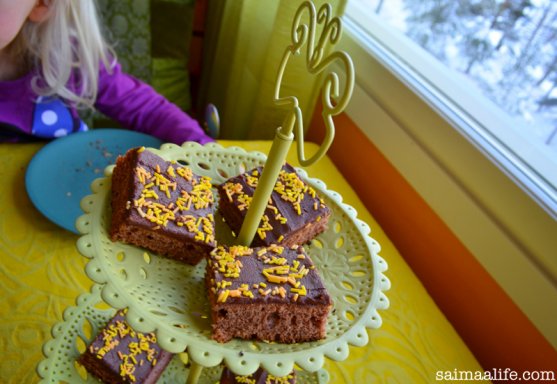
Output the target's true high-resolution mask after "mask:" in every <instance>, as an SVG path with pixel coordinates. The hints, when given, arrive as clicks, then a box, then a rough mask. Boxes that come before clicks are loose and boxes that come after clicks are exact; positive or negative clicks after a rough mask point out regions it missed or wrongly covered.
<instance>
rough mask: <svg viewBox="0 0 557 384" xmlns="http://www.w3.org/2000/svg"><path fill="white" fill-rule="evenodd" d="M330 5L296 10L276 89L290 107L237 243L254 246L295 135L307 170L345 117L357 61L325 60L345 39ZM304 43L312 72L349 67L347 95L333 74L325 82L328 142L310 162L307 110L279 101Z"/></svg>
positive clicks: (336, 56) (337, 56) (334, 56)
mask: <svg viewBox="0 0 557 384" xmlns="http://www.w3.org/2000/svg"><path fill="white" fill-rule="evenodd" d="M305 14H308V15H309V24H304V23H303V22H302V18H303V16H304V15H305ZM331 14H332V8H331V6H330V4H324V5H322V6H321V8H320V9H319V11H318V12H317V11H316V9H315V6H314V5H313V3H312V2H311V1H304V2H303V3H302V5H300V7H299V8H298V10H297V11H296V15H295V17H294V22H293V24H292V44H290V45H289V46H288V47H286V50H285V52H284V55H283V57H282V61H281V63H280V66H279V69H278V74H277V82H276V85H275V94H274V101H275V104H276V105H277V106H279V107H287V108H288V109H289V112H288V114H287V115H286V117H285V119H284V122H283V124H282V126H281V127H279V128H278V129H277V132H276V136H275V139H274V141H273V145H272V146H271V150H270V152H269V154H268V156H267V161H266V162H265V166H264V168H263V172H262V174H261V178H260V179H259V183H258V185H257V188H256V190H255V193H254V196H253V199H252V201H251V204H250V206H249V209H248V212H247V214H246V217H245V219H244V223H243V225H242V229H241V230H240V234H239V235H238V242H239V244H242V245H250V244H251V242H252V240H253V237H254V236H255V233H256V231H257V228H258V226H259V223H260V221H261V217H262V216H263V213H264V212H265V208H266V206H267V202H268V201H269V198H270V196H271V193H272V192H273V188H274V186H275V183H276V181H277V178H278V175H279V172H280V170H281V168H282V165H283V164H284V161H285V159H286V154H287V153H288V150H289V148H290V145H291V144H292V141H293V139H294V133H295V135H296V139H297V141H298V144H297V149H298V160H299V162H300V164H301V165H302V166H304V167H307V166H309V165H311V164H313V163H315V162H316V161H318V160H319V159H320V158H321V157H323V155H325V153H326V152H327V150H328V149H329V147H330V146H331V144H332V142H333V139H334V136H335V127H334V123H333V116H336V115H338V114H339V113H341V112H342V111H343V110H344V108H345V107H346V105H347V104H348V101H349V100H350V97H351V96H352V89H353V87H354V67H353V65H352V60H351V59H350V56H348V55H347V54H346V53H345V52H338V51H337V52H333V53H331V54H329V55H327V56H325V51H326V47H327V46H328V45H334V44H336V43H337V42H338V41H339V40H340V35H341V23H340V19H339V18H338V17H332V15H331ZM318 25H322V30H321V35H320V36H319V39H318V40H317V43H316V29H317V26H318ZM304 44H306V45H307V60H306V67H307V70H308V72H309V73H310V74H312V75H317V74H320V73H321V72H323V71H324V70H325V68H328V67H329V66H330V64H331V63H333V62H334V61H339V62H340V63H341V64H343V65H344V69H345V72H346V80H345V84H344V89H343V91H342V94H341V92H340V81H339V77H338V75H337V74H336V73H334V72H333V71H331V72H329V73H328V74H327V75H326V76H325V79H324V83H323V86H322V88H321V99H322V103H323V119H324V121H325V128H326V130H325V139H324V140H323V143H322V144H321V147H320V148H319V149H318V150H317V152H316V153H315V154H314V155H313V156H312V157H311V158H310V159H306V158H305V154H304V123H303V117H302V111H301V109H300V107H299V105H298V99H297V98H296V97H295V96H286V97H280V89H281V85H282V78H283V75H284V71H285V69H286V66H287V64H288V61H289V60H290V58H291V57H292V56H294V55H299V54H300V53H301V52H302V47H303V46H304Z"/></svg>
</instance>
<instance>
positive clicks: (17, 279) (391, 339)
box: [0, 141, 481, 384]
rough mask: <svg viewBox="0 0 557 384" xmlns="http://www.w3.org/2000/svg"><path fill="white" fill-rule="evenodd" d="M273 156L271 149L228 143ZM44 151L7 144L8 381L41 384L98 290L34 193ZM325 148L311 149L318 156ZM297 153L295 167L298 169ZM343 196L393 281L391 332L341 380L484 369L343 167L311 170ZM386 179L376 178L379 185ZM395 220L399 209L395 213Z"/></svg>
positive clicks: (2, 365)
mask: <svg viewBox="0 0 557 384" xmlns="http://www.w3.org/2000/svg"><path fill="white" fill-rule="evenodd" d="M221 144H222V145H224V146H229V145H237V146H241V147H243V148H244V149H246V150H257V151H261V152H264V153H267V152H268V150H269V148H270V144H271V143H270V142H233V141H222V142H221ZM41 146H42V144H9V145H8V144H0V164H1V166H0V178H1V180H2V183H0V202H1V203H0V273H1V279H0V285H1V292H0V297H2V300H1V301H0V303H1V304H0V308H1V319H0V353H1V356H2V358H1V359H0V383H18V384H19V383H35V382H38V381H39V377H38V375H37V374H36V372H35V368H36V366H37V364H38V363H39V362H40V361H41V360H42V359H43V355H42V351H41V348H42V345H43V343H44V342H45V341H46V340H49V339H50V338H51V335H50V331H51V328H52V326H53V325H54V324H56V323H58V322H60V321H62V313H63V311H64V309H65V308H67V307H68V306H73V305H75V300H76V298H77V296H78V295H80V294H82V293H85V292H89V290H90V288H91V286H92V282H91V281H90V280H89V279H88V278H87V276H86V275H85V273H84V266H85V264H86V259H85V258H84V257H83V256H81V255H80V254H79V253H78V252H77V250H76V247H75V244H76V240H77V238H78V236H77V235H74V234H72V233H69V232H67V231H65V230H63V229H61V228H59V227H57V226H56V225H55V224H52V223H51V222H50V221H48V220H47V219H46V218H45V217H43V216H42V215H41V214H40V213H39V212H38V211H37V210H36V209H35V208H34V206H33V205H32V203H31V201H30V200H29V198H28V197H27V194H26V192H25V183H24V178H25V170H26V167H27V164H28V163H29V161H30V160H31V158H32V157H33V155H34V154H35V153H36V152H37V151H38V150H39V149H40V148H41ZM316 148H317V147H316V146H315V145H311V144H310V145H309V146H308V148H307V149H306V151H307V152H308V153H309V154H311V153H312V151H314V150H315V149H316ZM294 159H295V154H294V151H291V153H290V155H289V159H288V160H289V161H290V162H291V163H292V164H294V165H297V162H296V161H295V160H294ZM307 171H308V174H309V175H310V176H311V177H315V178H319V179H321V180H323V181H324V182H325V183H326V184H327V187H328V189H330V190H333V191H336V192H339V193H340V194H341V195H342V196H343V200H344V202H346V203H347V204H350V205H352V206H353V207H354V208H356V210H357V211H358V217H359V218H361V219H362V220H363V221H365V222H366V223H368V224H369V225H370V227H371V229H372V232H371V236H372V237H373V238H374V239H375V240H377V241H378V242H379V243H380V244H381V248H382V250H381V252H380V255H381V256H382V257H383V258H384V259H385V260H386V261H387V263H388V264H389V269H388V271H387V272H386V275H387V276H388V277H389V279H390V280H391V284H392V288H391V289H390V290H389V291H388V292H387V297H388V298H389V300H390V303H391V304H390V308H389V309H388V310H386V311H380V314H381V316H382V318H383V325H382V326H381V328H379V329H378V330H370V331H368V333H369V336H370V342H369V344H368V345H367V346H366V347H361V348H360V347H351V348H350V356H349V358H348V359H347V360H345V361H342V362H333V361H327V362H326V363H325V367H324V368H325V369H326V370H327V371H328V372H329V374H330V377H331V381H330V382H331V383H375V382H377V383H383V382H384V383H429V382H434V381H435V378H436V375H437V372H438V371H454V370H455V369H456V370H468V371H480V370H481V367H480V366H479V364H478V363H477V361H476V360H475V358H474V357H473V355H472V354H471V353H470V351H469V350H468V349H467V347H466V346H465V345H464V343H463V342H462V340H461V339H460V338H459V337H458V335H457V334H456V332H455V331H454V329H453V328H452V326H451V325H450V323H448V321H447V320H446V319H445V317H444V316H443V314H442V313H441V312H440V311H439V309H438V308H437V306H436V305H435V304H434V303H433V301H432V300H431V298H430V297H429V296H428V294H427V292H426V291H425V289H424V288H423V286H422V285H421V283H420V282H419V280H418V279H417V278H416V276H415V275H414V274H413V273H412V271H411V270H410V269H409V267H408V266H407V265H406V263H405V262H404V260H403V259H402V258H401V256H400V255H399V253H398V252H397V250H396V248H395V247H394V245H393V244H392V243H391V242H390V240H389V239H388V238H387V236H386V235H385V234H384V233H383V231H382V230H381V227H380V226H379V225H378V223H377V222H375V220H374V219H373V217H372V216H371V215H370V214H369V213H368V212H367V210H366V209H365V207H364V206H363V205H362V203H361V202H360V200H359V199H358V197H357V195H356V194H355V192H354V191H353V190H352V189H351V188H350V186H349V185H348V184H347V182H346V181H345V180H344V179H343V177H342V175H341V174H340V173H339V171H338V170H337V169H336V168H335V167H334V164H333V163H332V162H331V161H330V160H329V159H328V158H325V159H322V160H321V161H319V162H318V163H317V164H315V165H313V166H311V167H310V168H308V169H307ZM373 177H377V176H373V175H371V176H370V182H372V178H373ZM393 214H399V213H397V212H396V207H393Z"/></svg>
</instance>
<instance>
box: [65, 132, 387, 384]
mask: <svg viewBox="0 0 557 384" xmlns="http://www.w3.org/2000/svg"><path fill="white" fill-rule="evenodd" d="M149 150H151V151H153V152H154V153H156V154H158V155H159V156H161V157H162V158H164V159H166V160H168V161H172V160H174V161H177V162H179V163H181V164H184V165H187V166H189V167H190V168H191V169H192V170H193V172H195V173H196V174H199V175H203V176H209V177H211V178H212V182H213V184H214V185H217V184H220V183H222V182H223V181H225V180H226V179H228V178H229V177H232V176H235V175H238V174H240V173H243V172H245V171H247V170H250V169H251V168H254V167H256V166H260V165H263V164H264V163H265V159H266V156H265V155H264V154H262V153H260V152H246V151H245V150H243V149H241V148H238V147H228V148H223V147H222V146H220V145H218V144H216V143H210V144H206V145H204V146H201V145H199V144H197V143H192V142H187V143H184V144H183V145H182V146H177V145H175V144H164V145H162V146H161V147H160V149H153V148H149ZM112 170H113V166H109V167H107V168H106V170H105V177H104V178H100V179H97V180H95V181H94V182H93V184H92V186H91V188H92V191H93V194H92V195H89V196H87V197H85V198H84V199H83V200H82V203H81V206H82V209H83V211H84V212H85V214H84V215H83V216H81V217H80V218H79V219H78V220H77V223H76V227H77V229H78V230H79V231H80V233H82V234H83V236H81V237H80V238H79V239H78V242H77V248H78V249H79V251H80V252H81V253H82V254H83V255H84V256H85V257H87V258H89V259H90V260H89V262H88V263H87V265H86V268H85V270H86V273H87V275H88V276H89V277H90V278H91V279H92V280H93V281H95V282H96V283H98V284H100V285H102V298H103V299H104V300H105V301H106V302H107V303H108V304H110V305H111V306H112V307H114V308H118V309H119V308H125V307H127V308H128V314H127V321H128V322H129V323H130V325H131V326H132V327H134V328H135V329H136V330H138V331H140V332H153V331H155V332H156V333H157V338H158V341H159V344H160V345H161V347H162V348H164V349H166V350H168V351H170V352H174V353H180V352H184V351H185V352H187V354H188V355H189V359H190V360H191V362H192V363H193V364H197V365H198V366H199V367H215V366H218V365H219V364H221V363H224V364H226V365H227V366H228V367H229V368H230V369H231V370H232V371H233V372H235V373H237V374H240V375H248V374H251V373H253V372H254V371H255V370H256V369H257V368H259V367H262V368H264V369H265V370H267V371H268V372H269V373H271V374H272V375H275V376H285V375H287V374H288V373H289V372H290V371H291V370H292V369H293V368H294V367H295V366H296V367H298V368H300V369H302V370H304V371H308V372H316V371H318V370H319V369H321V368H322V366H323V363H324V359H325V357H328V358H330V359H333V360H336V361H341V360H344V359H346V358H347V357H348V354H349V348H348V346H349V345H355V346H364V345H365V344H367V342H368V335H367V331H366V328H378V327H379V326H380V325H381V317H380V315H379V313H378V310H381V309H386V308H387V307H388V305H389V301H388V299H387V297H386V296H385V294H384V291H386V290H388V289H389V286H390V282H389V280H388V279H387V277H386V276H385V275H384V274H383V273H384V272H385V270H386V269H387V264H386V262H385V261H384V260H383V259H382V258H381V257H380V256H379V255H378V252H379V250H380V247H379V244H378V243H377V242H376V241H375V240H373V239H372V238H371V237H369V233H370V228H369V226H368V225H367V224H366V223H364V222H362V221H361V220H359V219H358V218H357V213H356V211H355V209H354V208H352V207H350V206H348V205H346V204H344V203H343V202H342V197H341V196H340V195H339V194H338V193H336V192H333V191H330V190H328V189H327V187H326V186H325V184H324V183H323V182H322V181H320V180H317V179H313V178H310V177H308V175H307V173H306V172H305V171H304V170H302V169H298V172H299V174H300V176H301V177H302V178H303V179H304V180H305V181H306V182H307V183H308V184H309V185H311V186H312V187H313V188H314V189H315V190H316V191H317V193H318V194H319V195H320V196H321V197H322V198H323V199H324V200H325V203H326V204H327V205H328V206H329V207H330V209H331V211H332V214H331V218H330V221H329V226H328V229H327V230H326V231H325V232H324V233H322V234H321V235H319V236H318V237H317V238H316V239H314V240H313V241H312V242H311V244H309V245H308V246H307V247H306V250H307V252H308V253H309V255H310V257H311V258H312V260H313V261H314V263H315V264H316V267H317V268H318V270H319V272H320V274H321V277H322V278H323V280H324V283H325V285H326V287H327V289H328V291H329V293H330V295H331V297H332V299H333V301H334V309H333V311H332V312H331V314H330V315H329V318H328V322H327V337H326V338H325V339H324V340H320V341H316V342H306V343H298V344H278V343H265V342H259V341H245V340H236V339H235V340H232V341H230V342H228V343H224V344H221V343H218V342H216V341H214V340H212V339H211V325H210V318H209V315H210V310H209V305H208V300H207V295H206V292H205V282H204V273H205V262H204V261H202V262H201V263H200V264H198V265H197V266H189V265H184V264H181V263H179V262H176V261H173V260H170V259H167V258H163V257H159V256H158V255H156V254H153V253H150V252H147V251H145V250H144V249H140V248H137V247H134V246H130V245H126V244H122V243H115V242H112V241H111V240H110V239H109V236H108V228H109V224H110V188H111V174H112ZM215 221H216V223H217V227H216V234H217V241H218V242H219V243H221V244H231V243H234V238H233V236H232V234H231V231H230V230H229V229H228V227H227V225H226V224H225V223H223V222H222V220H220V219H219V215H218V214H217V215H216V218H215Z"/></svg>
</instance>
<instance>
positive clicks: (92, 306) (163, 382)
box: [37, 285, 329, 384]
mask: <svg viewBox="0 0 557 384" xmlns="http://www.w3.org/2000/svg"><path fill="white" fill-rule="evenodd" d="M101 288H102V287H101V286H100V285H94V286H93V288H92V290H91V293H86V294H83V295H81V296H79V298H78V299H77V306H75V307H70V308H67V309H66V310H65V311H64V321H63V322H60V323H58V324H56V325H55V326H54V327H53V328H52V336H53V338H52V339H51V340H49V341H48V342H47V343H45V344H44V346H43V353H44V355H45V359H43V360H42V361H41V362H40V363H39V365H38V366H37V373H38V374H39V376H40V377H41V379H42V380H41V381H40V383H41V384H47V383H52V384H54V383H56V384H58V383H72V384H79V383H98V381H97V380H96V379H95V378H94V377H93V376H91V375H88V374H87V371H85V369H84V368H83V367H81V366H80V365H79V364H77V363H76V360H77V358H78V357H79V355H80V354H81V353H82V352H83V351H84V350H85V348H86V346H87V345H88V344H89V343H90V342H91V340H93V338H94V337H95V335H96V334H97V333H98V332H99V331H100V329H101V328H103V327H104V325H105V324H106V323H107V322H108V320H109V319H110V318H111V317H112V316H114V313H115V312H116V310H115V309H114V308H111V307H109V306H108V305H107V304H106V303H104V302H103V300H102V298H101ZM221 373H222V365H218V366H215V367H211V368H207V369H204V370H203V371H202V373H201V375H200V377H199V381H198V382H199V383H200V384H215V383H218V381H219V379H220V376H221ZM188 374H189V367H188V366H187V365H185V364H183V363H182V361H181V360H180V358H179V357H178V356H176V357H174V359H173V360H172V361H171V362H170V364H169V365H168V366H167V367H166V369H165V370H164V372H163V374H162V376H161V377H160V378H159V380H158V381H157V383H158V384H176V383H183V382H184V378H185V377H186V376H187V375H188ZM296 374H297V377H298V378H299V381H300V382H302V383H308V384H325V383H327V382H328V380H329V377H328V374H327V372H326V371H325V370H319V371H317V372H315V373H308V372H304V371H296Z"/></svg>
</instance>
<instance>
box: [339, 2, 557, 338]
mask: <svg viewBox="0 0 557 384" xmlns="http://www.w3.org/2000/svg"><path fill="white" fill-rule="evenodd" d="M343 23H344V24H343V25H344V29H345V33H344V37H343V40H342V41H341V47H340V48H341V49H343V50H345V51H347V52H348V53H349V55H350V56H351V57H352V59H353V60H354V62H355V65H356V86H355V91H354V95H353V97H352V100H351V102H350V104H349V106H348V107H347V110H346V112H347V113H348V115H349V116H350V117H351V118H352V120H353V121H354V122H355V123H356V124H357V125H358V126H359V127H360V129H361V130H362V131H363V132H364V133H365V134H366V135H367V137H368V138H369V139H370V140H371V141H372V142H373V143H374V144H375V145H376V146H377V147H378V148H379V150H380V151H381V152H382V153H383V154H384V155H385V156H386V157H387V158H388V159H389V161H390V162H391V163H392V164H393V165H394V166H395V167H396V168H397V170H398V171H399V172H400V173H401V174H402V175H403V176H404V177H405V179H406V180H407V181H408V182H409V183H410V184H411V185H412V186H413V187H414V188H415V190H416V191H417V192H418V193H419V194H420V195H421V196H422V197H423V198H424V199H425V201H426V202H427V203H428V204H429V205H430V206H431V207H432V209H433V210H434V211H435V212H436V214H437V215H439V216H440V218H441V219H442V220H443V221H444V222H445V223H446V224H447V225H448V226H449V228H450V229H451V230H452V231H453V232H454V233H455V235H456V236H457V237H458V238H459V239H460V240H461V241H462V242H463V244H464V245H465V246H466V247H467V248H468V249H469V250H470V251H471V252H472V253H473V254H474V255H475V257H476V258H477V260H478V261H479V262H480V263H481V264H482V265H483V266H484V267H485V268H486V270H487V271H488V272H489V273H490V274H491V275H492V276H493V277H494V279H495V280H496V281H497V282H498V283H499V284H500V285H501V287H502V288H503V289H504V290H505V291H506V292H507V293H508V294H509V295H510V297H511V298H512V299H513V300H514V301H515V302H516V303H517V304H518V305H519V307H520V308H521V309H522V311H523V312H524V313H525V314H526V315H527V316H528V317H529V318H530V319H531V320H532V322H533V323H534V324H535V325H536V326H537V327H538V329H539V330H540V331H541V332H542V333H543V334H544V335H545V336H546V338H547V339H548V340H549V341H550V342H551V343H552V345H553V346H554V347H556V348H557V329H556V327H555V326H554V319H555V318H557V219H556V218H557V193H556V191H555V189H554V188H552V187H551V186H550V187H548V186H547V185H548V184H545V185H544V184H543V183H539V182H538V181H537V180H536V177H539V174H537V173H536V172H534V171H533V169H532V168H530V167H528V166H524V165H522V164H521V163H520V162H518V161H516V160H517V158H516V157H514V158H513V156H524V157H528V158H529V160H530V161H531V162H532V164H534V167H537V168H538V169H542V168H543V167H546V169H545V172H546V174H547V175H549V177H550V178H554V180H550V183H554V184H553V185H557V171H556V170H555V169H554V168H553V169H552V168H547V167H548V166H549V164H551V162H550V161H549V160H548V159H547V158H546V157H545V156H546V154H544V153H543V152H534V151H532V152H529V153H524V152H523V153H518V154H517V155H514V154H512V153H510V152H509V151H508V150H507V148H506V147H507V146H509V145H512V143H513V142H514V141H516V140H529V139H528V138H525V137H521V136H519V135H518V134H516V133H515V132H514V131H512V130H510V129H506V128H507V126H508V124H510V120H509V118H508V117H507V116H506V114H505V113H503V112H502V111H500V110H499V108H498V107H496V106H495V105H494V104H493V103H492V102H490V101H489V100H487V98H485V97H483V96H481V95H480V94H479V92H478V91H476V90H475V89H472V87H470V86H469V85H466V84H465V82H463V81H461V78H460V75H455V74H454V73H453V72H452V71H450V70H449V69H448V68H446V67H445V66H444V65H443V64H441V63H439V62H438V61H436V60H435V59H434V58H433V57H432V56H430V55H429V54H427V53H425V52H424V51H423V50H422V49H421V48H420V47H418V46H417V45H416V44H414V43H413V42H412V41H411V40H410V39H408V38H407V37H406V36H404V35H403V34H402V33H400V32H398V31H396V30H395V29H394V28H392V27H390V26H388V25H386V24H385V23H384V22H382V20H380V18H379V17H377V15H374V14H373V13H372V11H371V10H366V9H365V8H364V7H362V4H361V2H359V1H357V0H354V1H349V2H348V5H347V9H346V13H345V16H344V18H343ZM455 104H456V105H457V106H460V109H459V108H454V107H453V106H454V105H455ZM485 127H489V129H490V130H491V132H495V133H496V134H497V135H498V137H499V138H500V139H501V138H502V142H501V141H499V140H494V138H493V136H492V135H491V134H489V133H487V132H489V131H487V130H485V129H484V128H485ZM522 147H523V148H528V146H522ZM533 180H534V181H533ZM394 209H395V208H393V210H394ZM393 214H398V213H396V212H395V211H393ZM541 298H543V299H541Z"/></svg>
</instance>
